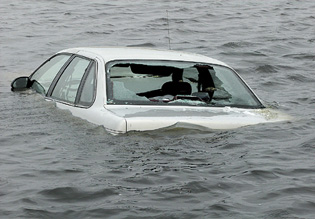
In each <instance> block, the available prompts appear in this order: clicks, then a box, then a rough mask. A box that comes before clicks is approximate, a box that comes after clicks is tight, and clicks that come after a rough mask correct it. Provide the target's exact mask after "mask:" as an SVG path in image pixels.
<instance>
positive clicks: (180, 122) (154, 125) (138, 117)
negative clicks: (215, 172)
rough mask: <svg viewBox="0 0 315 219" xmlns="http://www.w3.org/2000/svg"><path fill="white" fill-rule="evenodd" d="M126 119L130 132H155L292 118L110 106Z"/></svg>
mask: <svg viewBox="0 0 315 219" xmlns="http://www.w3.org/2000/svg"><path fill="white" fill-rule="evenodd" d="M106 108H107V109H108V110H110V111H111V112H112V113H114V114H116V115H117V116H119V117H122V118H124V119H125V120H126V123H127V131H144V130H154V129H160V128H165V127H170V126H176V127H184V128H198V127H199V128H208V129H233V128H238V127H242V126H247V125H254V124H259V123H268V122H279V121H285V120H288V119H289V117H288V116H286V115H284V114H283V113H281V112H279V111H277V110H273V109H268V108H265V109H240V108H231V107H207V108H205V107H182V106H174V107H164V106H158V107H157V106H155V107H152V106H108V107H106Z"/></svg>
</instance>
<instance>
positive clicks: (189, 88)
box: [106, 61, 263, 108]
mask: <svg viewBox="0 0 315 219" xmlns="http://www.w3.org/2000/svg"><path fill="white" fill-rule="evenodd" d="M106 69H107V104H119V105H121V104H123V105H148V104H150V105H152V104H158V105H188V106H220V107H222V106H231V107H243V108H262V107H263V105H262V104H261V103H260V101H259V100H258V99H257V97H256V96H255V95H254V94H253V92H252V91H251V90H250V89H249V88H248V87H247V85H246V84H245V83H244V82H243V81H242V79H241V78H240V77H239V76H238V74H236V73H235V72H234V71H233V70H231V69H230V68H227V67H224V66H218V65H209V64H204V63H191V62H174V61H115V62H110V63H108V64H107V66H106Z"/></svg>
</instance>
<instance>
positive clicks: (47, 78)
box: [31, 54, 70, 94]
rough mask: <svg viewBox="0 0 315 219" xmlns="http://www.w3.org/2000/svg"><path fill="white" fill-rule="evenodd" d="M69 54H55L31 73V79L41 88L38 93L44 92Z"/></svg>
mask: <svg viewBox="0 0 315 219" xmlns="http://www.w3.org/2000/svg"><path fill="white" fill-rule="evenodd" d="M69 58H70V55H66V54H61V55H56V56H54V57H52V58H51V59H49V60H48V61H46V62H45V63H44V64H43V65H42V66H40V67H39V68H38V69H37V70H36V71H35V72H34V73H33V75H32V77H31V80H33V81H35V82H37V83H35V85H37V84H40V85H41V87H42V89H41V90H40V93H43V94H46V93H47V91H48V89H49V87H50V85H51V83H52V81H53V80H54V78H55V77H56V75H57V73H58V72H59V71H60V69H61V68H62V66H63V65H64V64H65V63H66V62H67V61H68V59H69Z"/></svg>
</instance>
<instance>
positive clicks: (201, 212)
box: [0, 0, 315, 218]
mask: <svg viewBox="0 0 315 219" xmlns="http://www.w3.org/2000/svg"><path fill="white" fill-rule="evenodd" d="M167 17H168V19H167ZM314 24H315V1H313V0H303V1H301V0H266V1H254V0H235V1H221V0H208V1H207V0H197V1H168V0H156V1H149V0H139V1H130V0H121V1H111V2H107V1H101V0H91V1H74V0H67V1H65V0H54V1H49V0H14V1H11V0H1V2H0V79H1V80H0V218H314V217H315V86H314V82H315V75H314V72H315V25H314ZM169 42H170V44H169ZM77 46H141V47H151V48H164V49H168V48H169V47H171V49H173V50H180V51H187V52H194V53H200V54H204V55H207V56H210V57H213V58H216V59H219V60H221V61H224V62H226V63H227V64H229V65H230V66H232V67H234V68H235V69H236V70H237V71H238V72H239V73H240V75H241V76H242V77H243V78H244V79H245V81H246V82H247V83H248V84H249V85H250V86H251V88H252V89H253V90H254V91H255V92H256V93H257V95H258V96H259V97H260V98H261V99H262V100H264V101H265V103H266V104H267V105H268V106H269V107H272V108H277V109H279V110H281V111H283V112H285V113H287V114H289V115H291V116H292V117H293V119H292V120H291V121H289V122H282V123H274V124H264V125H257V126H252V127H244V128H240V129H236V130H229V131H213V132H201V131H197V130H188V129H165V130H159V131H152V132H133V133H128V134H123V135H118V136H113V135H110V134H108V133H107V132H106V131H105V130H104V128H102V127H99V126H95V125H93V124H90V123H88V122H86V121H84V120H81V119H78V118H75V117H73V116H71V114H70V113H69V112H67V111H63V110H60V109H58V108H56V107H55V106H54V105H53V104H52V103H48V102H45V101H44V100H43V97H41V96H40V95H38V94H35V93H33V92H28V91H26V92H20V93H13V92H11V91H10V83H11V81H12V80H13V79H14V78H16V77H18V76H22V75H30V74H31V73H32V71H34V70H35V69H36V68H37V67H38V66H39V65H40V64H41V63H42V62H43V61H44V60H46V59H47V58H49V57H50V56H51V55H53V54H54V53H55V52H57V51H59V50H62V49H65V48H70V47H77Z"/></svg>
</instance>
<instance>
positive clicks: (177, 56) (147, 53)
mask: <svg viewBox="0 0 315 219" xmlns="http://www.w3.org/2000/svg"><path fill="white" fill-rule="evenodd" d="M62 52H68V53H77V54H91V53H92V54H94V55H97V56H98V57H101V58H102V59H103V60H104V61H105V62H109V61H114V60H172V61H188V62H201V63H211V64H217V65H223V66H227V67H228V65H227V64H225V63H224V62H221V61H219V60H216V59H213V58H210V57H207V56H204V55H199V54H194V53H187V52H182V51H174V50H161V49H153V48H140V47H77V48H70V49H65V50H62V51H60V52H59V53H62Z"/></svg>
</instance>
